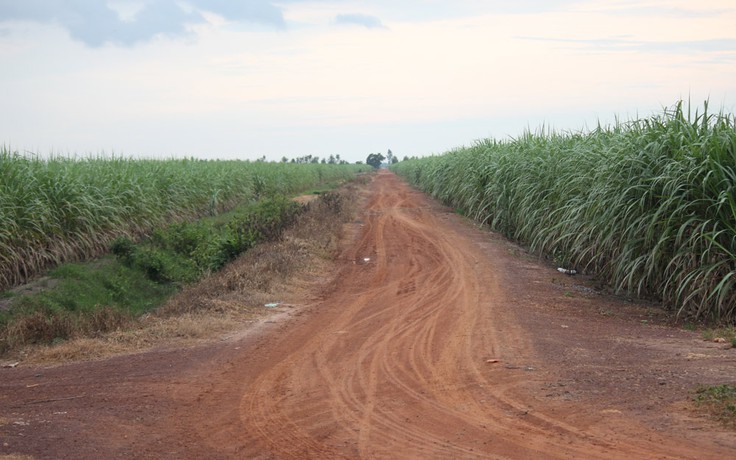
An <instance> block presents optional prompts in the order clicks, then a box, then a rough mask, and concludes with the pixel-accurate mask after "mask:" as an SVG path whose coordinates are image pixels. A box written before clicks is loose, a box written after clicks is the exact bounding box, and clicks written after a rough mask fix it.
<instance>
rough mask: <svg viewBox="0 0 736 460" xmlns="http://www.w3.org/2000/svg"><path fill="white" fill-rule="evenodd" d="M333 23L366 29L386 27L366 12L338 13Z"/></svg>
mask: <svg viewBox="0 0 736 460" xmlns="http://www.w3.org/2000/svg"><path fill="white" fill-rule="evenodd" d="M334 22H335V24H338V25H358V26H363V27H366V28H368V29H385V28H386V27H385V26H384V25H383V24H382V23H381V20H380V19H378V18H377V17H375V16H370V15H367V14H360V13H354V14H338V15H337V16H336V17H335V21H334Z"/></svg>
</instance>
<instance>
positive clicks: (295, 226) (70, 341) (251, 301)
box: [2, 185, 356, 363]
mask: <svg viewBox="0 0 736 460" xmlns="http://www.w3.org/2000/svg"><path fill="white" fill-rule="evenodd" d="M355 188H356V186H355V185H352V186H347V187H344V188H343V190H341V191H340V192H329V193H323V194H321V195H320V197H319V198H317V199H315V200H312V201H310V202H309V203H308V204H306V205H304V212H302V213H300V214H298V215H297V216H296V217H295V218H294V222H292V225H291V227H290V228H288V229H285V230H283V232H282V233H281V238H279V239H277V240H274V241H270V242H266V243H262V244H259V245H257V246H254V247H253V248H252V249H251V250H249V251H247V252H245V253H244V254H243V255H241V256H240V257H238V258H236V259H235V260H233V261H232V262H231V263H229V264H227V265H226V266H225V267H224V268H223V269H222V270H221V271H219V272H212V271H209V272H207V273H205V277H204V278H203V279H202V280H201V281H200V282H197V283H193V284H190V285H184V286H183V287H182V286H178V285H175V283H164V284H158V286H163V287H165V288H167V289H172V288H174V294H173V296H171V292H170V291H169V292H167V293H165V295H164V296H163V297H164V299H165V298H168V300H162V302H163V303H161V302H158V304H159V305H161V306H160V307H158V308H155V309H150V308H147V307H146V306H145V305H144V306H143V308H140V309H133V310H135V313H132V312H129V313H128V314H125V315H123V314H119V315H118V314H116V313H115V312H116V310H115V309H113V308H110V307H103V308H99V309H97V310H96V311H99V312H100V313H99V316H100V318H98V319H97V320H96V321H97V322H96V323H94V324H93V325H91V326H88V327H79V325H77V327H76V328H75V329H74V332H73V333H71V334H69V335H68V336H67V337H64V338H59V337H60V336H59V332H58V331H54V330H52V331H50V332H48V335H46V336H45V337H46V340H43V341H35V342H34V341H28V340H26V341H25V342H23V341H17V342H14V344H13V345H14V346H13V347H7V348H6V353H5V358H7V359H14V360H22V361H27V362H28V361H30V362H36V363H54V362H60V361H69V360H80V359H95V358H101V357H104V356H109V355H111V354H118V353H125V352H132V351H136V350H140V349H144V348H148V347H152V346H157V345H161V344H167V343H172V342H175V343H176V344H179V345H181V344H187V343H193V342H199V341H201V340H207V339H208V338H210V337H212V336H213V335H221V334H222V333H224V332H225V331H229V330H233V329H237V328H242V327H244V326H246V325H247V324H248V323H252V322H255V321H256V320H257V318H259V317H260V316H262V315H265V314H267V313H268V311H269V310H268V309H265V308H264V307H263V304H264V303H268V302H272V301H274V300H278V301H286V302H290V303H294V302H299V301H301V300H302V299H303V296H304V292H305V289H306V287H308V286H311V283H312V282H313V281H314V280H315V279H316V278H321V277H323V276H324V274H325V272H329V268H328V267H329V260H330V258H331V257H332V256H333V254H334V251H335V248H336V244H337V241H338V239H339V236H340V232H341V230H342V226H343V223H344V222H346V220H347V219H349V218H350V216H351V215H352V212H353V209H354V206H353V204H354V202H355ZM108 259H112V258H108ZM113 262H115V261H114V260H109V261H100V262H96V263H97V264H99V267H98V268H99V269H100V270H105V269H107V268H106V267H107V266H108V265H110V266H113V267H115V270H123V271H126V270H131V269H130V267H126V266H125V265H123V264H119V263H117V264H116V263H113ZM64 270H69V269H66V268H65V269H64ZM72 271H74V270H72ZM134 272H135V271H134ZM126 273H127V272H126ZM136 277H138V281H139V282H140V283H143V285H144V286H145V285H146V283H149V282H151V280H150V278H148V277H146V276H144V275H142V274H141V272H140V271H138V272H137V275H136V276H134V277H132V278H136ZM122 279H124V280H127V281H130V279H131V278H130V277H129V278H126V277H125V276H122ZM63 283H64V282H63V281H62V282H59V285H61V284H63ZM156 285H157V284H155V283H154V286H156ZM70 286H72V287H71V288H70V289H71V290H72V291H73V289H74V287H73V286H74V284H73V283H71V282H70ZM76 286H77V288H76V289H77V292H79V291H81V290H84V289H86V288H82V287H81V285H79V284H77V285H76ZM131 286H132V285H131ZM56 287H57V288H58V287H59V286H56ZM126 290H133V291H136V290H139V288H135V287H129V288H126ZM140 291H143V288H140ZM104 295H108V294H107V293H105V294H103V297H104ZM141 297H142V298H150V297H149V296H148V295H142V296H141ZM146 311H147V312H146ZM77 313H78V312H70V313H68V314H66V315H59V318H64V321H67V322H73V319H74V318H82V317H84V318H92V317H93V316H90V315H78V316H77ZM141 313H143V314H141ZM106 315H107V316H106ZM108 316H109V317H108ZM28 318H29V319H28V321H31V319H35V321H36V322H37V323H43V322H44V321H46V322H48V318H47V317H44V316H43V315H35V316H34V315H29V316H28ZM70 318H71V319H70ZM86 320H87V319H85V321H86ZM56 321H62V320H61V319H59V320H56ZM89 321H91V319H90V320H89ZM105 321H108V322H105ZM34 324H35V323H31V324H29V326H27V327H32V326H34ZM52 325H53V321H52ZM15 327H16V328H18V327H19V326H15ZM36 327H38V325H36ZM44 327H46V326H44ZM9 329H10V328H8V327H6V328H5V331H4V332H3V334H4V336H2V340H5V341H6V342H5V343H6V344H7V343H8V341H7V338H8V334H7V333H8V332H9ZM16 335H17V333H16ZM52 336H54V337H53V338H51V339H50V340H48V338H49V337H52Z"/></svg>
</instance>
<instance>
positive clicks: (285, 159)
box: [281, 157, 289, 163]
mask: <svg viewBox="0 0 736 460" xmlns="http://www.w3.org/2000/svg"><path fill="white" fill-rule="evenodd" d="M281 162H282V163H288V162H289V159H288V158H286V157H281Z"/></svg>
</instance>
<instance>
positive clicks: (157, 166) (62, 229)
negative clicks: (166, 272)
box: [0, 148, 359, 290]
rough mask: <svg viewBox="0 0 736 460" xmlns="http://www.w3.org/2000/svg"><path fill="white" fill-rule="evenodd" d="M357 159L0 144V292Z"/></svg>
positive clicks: (329, 173)
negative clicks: (87, 152) (310, 160)
mask: <svg viewBox="0 0 736 460" xmlns="http://www.w3.org/2000/svg"><path fill="white" fill-rule="evenodd" d="M356 168H359V167H357V166H351V165H322V164H304V165H302V164H283V163H263V162H247V161H201V160H193V159H186V160H133V159H128V158H84V159H78V158H63V157H56V158H50V159H39V158H33V157H28V156H23V155H20V154H18V153H17V152H12V151H10V150H9V149H7V148H2V149H0V290H2V289H5V288H8V287H12V286H15V285H17V284H20V283H22V282H24V281H27V280H28V279H30V278H32V277H34V276H36V275H37V274H39V273H40V272H42V271H43V270H45V269H47V268H49V267H52V266H55V265H58V264H59V263H62V262H67V261H74V260H81V259H86V258H89V257H93V256H96V255H99V254H101V253H103V252H105V251H107V248H108V245H109V244H110V242H111V241H112V240H113V239H114V238H116V237H118V236H127V237H131V238H138V237H141V236H144V235H148V234H150V233H151V232H152V231H153V230H154V229H155V228H157V227H160V226H162V225H164V224H166V223H169V222H176V221H183V220H188V219H193V218H196V217H200V216H204V215H215V214H217V213H219V212H222V211H224V210H228V209H231V208H233V207H234V206H235V205H236V204H238V203H240V202H243V201H249V200H257V199H259V198H261V197H266V196H274V195H276V194H292V193H298V192H300V191H304V190H307V189H309V188H312V187H316V186H318V184H320V183H322V182H326V181H335V180H341V179H346V178H348V177H350V176H352V175H353V174H354V173H355V172H356V171H357V169H356Z"/></svg>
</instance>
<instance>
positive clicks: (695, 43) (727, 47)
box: [515, 36, 736, 55]
mask: <svg viewBox="0 0 736 460" xmlns="http://www.w3.org/2000/svg"><path fill="white" fill-rule="evenodd" d="M515 38H517V39H521V40H534V41H543V42H557V43H570V44H576V45H583V46H587V47H592V48H598V49H604V50H609V51H639V52H654V53H685V54H690V53H692V54H697V53H727V54H733V55H736V39H732V38H722V39H711V40H672V41H645V40H631V39H627V38H602V39H568V38H545V37H521V36H517V37H515Z"/></svg>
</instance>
